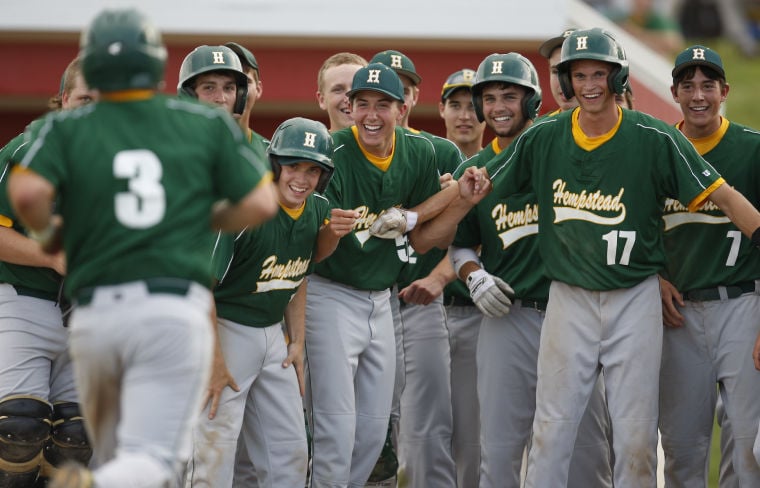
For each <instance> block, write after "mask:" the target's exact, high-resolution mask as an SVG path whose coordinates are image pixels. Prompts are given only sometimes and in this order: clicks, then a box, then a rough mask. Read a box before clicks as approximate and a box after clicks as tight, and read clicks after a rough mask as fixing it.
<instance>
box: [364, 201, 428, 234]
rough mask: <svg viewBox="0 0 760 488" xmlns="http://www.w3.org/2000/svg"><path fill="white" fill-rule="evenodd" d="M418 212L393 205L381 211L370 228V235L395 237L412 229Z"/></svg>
mask: <svg viewBox="0 0 760 488" xmlns="http://www.w3.org/2000/svg"><path fill="white" fill-rule="evenodd" d="M416 223H417V214H416V213H415V212H411V211H409V210H406V209H403V208H397V207H391V208H389V209H387V210H385V211H384V212H383V213H381V214H380V215H379V216H378V217H377V219H375V221H374V222H373V223H372V226H371V227H370V228H369V235H371V236H375V237H379V238H380V239H395V238H397V237H400V236H402V235H404V234H405V233H406V232H408V231H410V230H412V229H413V228H414V225H415V224H416Z"/></svg>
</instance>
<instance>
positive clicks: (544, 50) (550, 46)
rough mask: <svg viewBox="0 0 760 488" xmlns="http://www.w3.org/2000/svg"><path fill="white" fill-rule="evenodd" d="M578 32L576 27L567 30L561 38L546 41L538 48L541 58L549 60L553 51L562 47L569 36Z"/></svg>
mask: <svg viewBox="0 0 760 488" xmlns="http://www.w3.org/2000/svg"><path fill="white" fill-rule="evenodd" d="M577 30H578V29H576V28H575V27H571V28H569V29H567V30H565V32H563V33H562V34H560V35H559V36H557V37H552V38H551V39H548V40H546V41H544V43H543V44H541V46H539V48H538V52H539V54H541V56H543V57H545V58H546V59H549V58H550V57H551V55H552V51H554V50H555V49H557V48H558V47H560V46H562V43H563V42H564V41H565V39H567V36H569V35H570V34H572V33H573V32H574V31H577Z"/></svg>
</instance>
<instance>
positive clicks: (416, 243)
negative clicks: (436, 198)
mask: <svg viewBox="0 0 760 488" xmlns="http://www.w3.org/2000/svg"><path fill="white" fill-rule="evenodd" d="M452 186H453V185H452ZM456 188H457V190H458V195H457V197H456V198H454V199H453V200H452V201H451V203H450V204H449V205H448V207H446V210H444V211H443V212H442V213H440V214H439V215H437V216H436V217H435V218H433V219H432V220H429V221H427V222H424V223H423V224H422V225H418V226H417V227H416V228H415V229H414V230H413V231H412V232H410V234H409V240H410V242H411V244H412V247H413V248H414V250H415V251H417V252H418V253H420V254H425V253H426V252H428V251H429V250H430V249H432V248H433V247H437V248H439V249H446V248H447V247H448V246H449V245H450V244H451V242H452V241H453V240H454V236H455V235H456V230H457V224H458V223H459V221H461V220H462V219H463V218H464V217H465V215H467V213H468V212H469V211H470V210H471V209H472V207H474V206H475V205H476V204H477V203H478V202H480V201H481V200H482V199H483V198H484V197H485V196H486V195H487V194H488V193H490V191H491V182H490V180H489V179H488V173H487V172H486V170H485V168H475V167H469V168H467V169H466V170H465V172H464V173H463V174H462V176H460V177H459V180H457V185H456ZM447 190H448V188H447ZM415 231H416V232H415Z"/></svg>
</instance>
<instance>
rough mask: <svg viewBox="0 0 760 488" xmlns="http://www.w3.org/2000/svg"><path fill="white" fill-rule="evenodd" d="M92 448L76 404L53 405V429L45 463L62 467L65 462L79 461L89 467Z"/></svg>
mask: <svg viewBox="0 0 760 488" xmlns="http://www.w3.org/2000/svg"><path fill="white" fill-rule="evenodd" d="M91 456H92V448H91V447H90V443H89V441H88V439H87V432H86V431H85V427H84V420H83V419H82V414H81V413H80V410H79V405H78V404H77V403H75V402H60V403H55V404H54V405H53V428H52V432H51V435H50V439H49V440H48V442H47V445H46V446H45V463H46V464H50V465H52V466H60V465H61V464H63V463H64V462H65V461H77V462H79V463H80V464H83V465H85V466H86V465H87V463H89V462H90V457H91Z"/></svg>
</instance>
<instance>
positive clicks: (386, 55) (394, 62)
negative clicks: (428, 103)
mask: <svg viewBox="0 0 760 488" xmlns="http://www.w3.org/2000/svg"><path fill="white" fill-rule="evenodd" d="M369 62H370V63H383V64H384V65H386V66H388V67H390V68H393V69H394V70H395V71H396V73H398V74H400V75H406V76H408V77H409V79H411V80H412V83H414V84H415V85H419V84H420V83H422V77H420V75H418V74H417V70H416V69H414V63H412V60H411V59H409V58H408V57H407V56H406V55H405V54H404V53H402V52H399V51H393V50H388V51H380V52H379V53H377V54H375V55H374V56H372V59H370V60H369Z"/></svg>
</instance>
